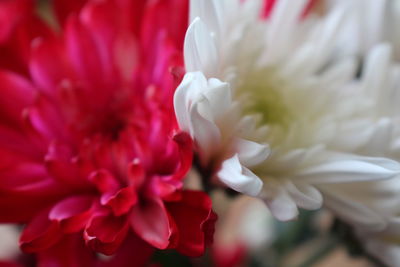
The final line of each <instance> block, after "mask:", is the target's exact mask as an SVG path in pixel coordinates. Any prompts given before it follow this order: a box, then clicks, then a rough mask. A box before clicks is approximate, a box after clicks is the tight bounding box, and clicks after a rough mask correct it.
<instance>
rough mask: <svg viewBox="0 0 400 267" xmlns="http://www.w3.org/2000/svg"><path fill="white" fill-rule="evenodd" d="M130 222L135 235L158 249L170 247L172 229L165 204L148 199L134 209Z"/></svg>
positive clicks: (157, 200)
mask: <svg viewBox="0 0 400 267" xmlns="http://www.w3.org/2000/svg"><path fill="white" fill-rule="evenodd" d="M130 222H131V225H132V228H133V230H134V231H135V233H136V234H137V235H138V236H140V237H141V238H143V240H145V241H147V242H148V243H150V244H151V245H153V246H154V247H156V248H158V249H165V248H167V247H168V245H169V238H170V236H171V229H170V224H169V218H168V214H167V211H166V209H165V206H164V203H163V202H162V201H161V200H160V199H146V200H142V201H141V202H139V203H138V204H137V205H135V206H133V207H132V212H131V218H130Z"/></svg>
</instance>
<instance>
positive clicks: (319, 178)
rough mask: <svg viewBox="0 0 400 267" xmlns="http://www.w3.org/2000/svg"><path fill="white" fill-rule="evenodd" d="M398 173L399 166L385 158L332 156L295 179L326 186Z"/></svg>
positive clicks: (301, 172)
mask: <svg viewBox="0 0 400 267" xmlns="http://www.w3.org/2000/svg"><path fill="white" fill-rule="evenodd" d="M399 173H400V164H399V163H398V162H396V161H394V160H390V159H387V158H378V157H363V156H356V155H347V154H332V155H330V156H329V157H327V158H326V159H325V160H324V161H323V162H320V163H316V164H315V165H313V166H310V167H306V168H304V169H303V170H302V171H300V172H299V173H297V174H296V177H297V178H299V179H303V181H306V182H307V183H314V184H328V183H346V182H357V181H371V180H380V179H388V178H391V177H393V176H395V175H397V174H399Z"/></svg>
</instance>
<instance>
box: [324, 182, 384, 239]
mask: <svg viewBox="0 0 400 267" xmlns="http://www.w3.org/2000/svg"><path fill="white" fill-rule="evenodd" d="M321 191H322V193H323V195H324V204H325V205H326V206H327V207H328V208H330V209H332V210H333V211H334V212H335V213H336V214H337V215H339V217H341V218H342V219H344V220H345V221H346V222H350V223H352V224H355V225H357V226H358V227H365V228H368V229H369V230H373V231H380V230H382V229H384V228H385V227H386V225H387V222H386V221H385V219H384V218H383V217H382V216H381V215H380V214H379V213H377V212H375V211H374V210H372V209H370V208H368V207H367V206H366V205H363V204H362V203H359V202H357V201H353V200H352V199H349V198H346V197H344V196H342V195H340V194H339V193H338V192H330V191H329V186H324V187H322V188H321Z"/></svg>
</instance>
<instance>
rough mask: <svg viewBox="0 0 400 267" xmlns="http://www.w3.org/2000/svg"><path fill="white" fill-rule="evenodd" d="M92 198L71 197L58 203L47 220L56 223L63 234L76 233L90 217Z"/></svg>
mask: <svg viewBox="0 0 400 267" xmlns="http://www.w3.org/2000/svg"><path fill="white" fill-rule="evenodd" d="M93 201H94V197H92V196H72V197H69V198H66V199H64V200H62V201H60V202H58V203H57V204H56V205H55V206H54V207H53V208H52V209H51V210H50V213H49V219H50V220H53V221H57V222H58V223H59V224H60V227H61V229H62V231H63V232H64V233H74V232H78V231H80V230H81V229H83V228H84V226H85V225H86V223H88V221H89V219H90V218H91V216H92V210H91V209H92V206H93Z"/></svg>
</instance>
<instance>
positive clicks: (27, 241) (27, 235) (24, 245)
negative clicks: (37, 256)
mask: <svg viewBox="0 0 400 267" xmlns="http://www.w3.org/2000/svg"><path fill="white" fill-rule="evenodd" d="M61 236H62V231H61V229H60V227H59V224H58V222H55V221H50V220H49V218H48V210H44V211H42V212H41V213H39V214H38V215H37V216H36V217H35V218H34V219H33V220H32V221H31V222H30V223H29V224H28V225H27V226H26V227H25V228H24V230H23V232H22V235H21V238H20V241H19V244H20V247H21V249H22V251H24V252H26V253H33V252H38V251H41V250H45V249H47V248H49V247H51V246H52V245H54V244H55V243H57V242H58V241H59V240H60V238H61Z"/></svg>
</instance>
